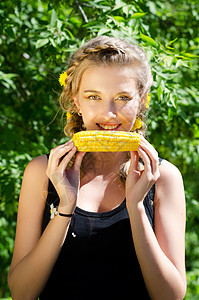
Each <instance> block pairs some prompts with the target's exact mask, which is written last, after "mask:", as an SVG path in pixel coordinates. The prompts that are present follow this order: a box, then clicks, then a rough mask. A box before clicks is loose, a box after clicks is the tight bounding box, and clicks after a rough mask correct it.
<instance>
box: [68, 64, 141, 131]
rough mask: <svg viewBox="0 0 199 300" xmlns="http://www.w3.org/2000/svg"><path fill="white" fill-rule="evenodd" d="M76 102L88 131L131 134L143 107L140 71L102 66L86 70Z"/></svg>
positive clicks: (126, 67) (130, 67)
mask: <svg viewBox="0 0 199 300" xmlns="http://www.w3.org/2000/svg"><path fill="white" fill-rule="evenodd" d="M74 101H75V104H76V106H77V108H78V111H79V112H81V113H82V118H83V122H84V125H85V127H86V130H122V131H130V130H131V128H132V126H133V124H134V122H135V119H136V115H137V113H138V112H139V106H140V100H139V93H138V90H137V88H136V69H135V68H133V67H132V66H125V67H124V66H122V67H106V66H99V67H93V68H90V69H88V70H86V71H85V72H84V73H83V76H82V79H81V82H80V86H79V91H78V93H77V95H76V96H75V97H74Z"/></svg>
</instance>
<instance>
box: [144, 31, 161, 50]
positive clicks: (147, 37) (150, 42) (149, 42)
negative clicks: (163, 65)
mask: <svg viewBox="0 0 199 300" xmlns="http://www.w3.org/2000/svg"><path fill="white" fill-rule="evenodd" d="M140 37H141V39H142V40H143V41H144V42H147V43H148V44H150V45H151V46H154V47H157V44H156V42H155V41H154V39H152V38H151V37H150V36H148V35H145V34H143V33H141V32H140Z"/></svg>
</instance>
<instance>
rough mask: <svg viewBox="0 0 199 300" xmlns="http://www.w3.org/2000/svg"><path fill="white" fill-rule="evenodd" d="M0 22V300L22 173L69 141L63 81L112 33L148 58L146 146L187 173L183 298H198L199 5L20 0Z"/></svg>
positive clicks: (5, 294) (160, 0)
mask: <svg viewBox="0 0 199 300" xmlns="http://www.w3.org/2000/svg"><path fill="white" fill-rule="evenodd" d="M0 18H1V22H0V66H1V68H0V111H1V114H0V141H1V142H0V182H1V184H0V298H6V299H8V298H9V297H10V292H9V289H8V286H7V273H8V269H9V265H10V262H11V258H12V251H13V247H14V237H15V228H16V218H17V207H18V197H19V193H20V186H21V181H22V176H23V172H24V169H25V167H26V165H27V163H28V162H29V161H30V160H31V159H32V158H34V157H36V156H38V155H41V154H46V153H49V151H50V149H51V148H52V147H55V146H57V145H59V144H60V143H63V142H64V141H66V140H67V137H65V136H64V133H63V126H64V123H65V122H66V116H63V118H62V112H61V111H60V109H59V105H58V99H59V95H60V92H61V87H60V85H59V82H58V78H59V75H60V73H62V72H63V71H64V70H65V68H66V66H67V61H68V58H69V57H70V55H71V54H72V53H73V51H75V50H76V49H77V48H78V47H79V46H81V45H82V43H84V42H85V41H87V40H88V39H90V38H92V37H96V36H98V35H103V34H105V35H110V36H114V37H119V38H123V39H126V40H128V41H130V42H132V43H138V44H139V45H140V46H141V47H142V48H144V50H145V51H146V53H147V56H148V58H149V60H150V63H151V67H152V72H153V77H154V84H153V87H152V90H151V101H150V110H149V112H148V121H147V125H148V130H147V139H148V140H149V141H150V142H151V143H152V144H153V145H154V147H155V148H156V149H157V151H158V152H159V156H160V157H162V158H165V159H167V160H169V161H170V162H172V163H173V164H175V165H176V166H177V167H178V168H179V169H180V171H181V173H182V176H183V180H184V185H185V192H186V204H187V229H186V269H187V282H188V287H187V295H186V297H185V299H191V300H196V299H199V201H198V199H199V188H198V182H199V109H198V108H199V78H198V77H199V75H198V69H199V60H198V57H199V47H198V45H199V37H198V24H199V5H198V0H189V1H188V0H167V1H165V0H157V1H148V0H135V1H132V0H93V1H87V0H68V1H62V0H60V1H56V0H51V1H47V0H46V1H38V0H12V1H1V3H0ZM33 205H34V203H33ZM30 216H31V212H30Z"/></svg>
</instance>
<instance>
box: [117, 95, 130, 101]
mask: <svg viewBox="0 0 199 300" xmlns="http://www.w3.org/2000/svg"><path fill="white" fill-rule="evenodd" d="M117 100H120V101H129V100H131V98H130V97H128V96H119V97H118V98H117Z"/></svg>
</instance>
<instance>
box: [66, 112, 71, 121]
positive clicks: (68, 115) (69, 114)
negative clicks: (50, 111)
mask: <svg viewBox="0 0 199 300" xmlns="http://www.w3.org/2000/svg"><path fill="white" fill-rule="evenodd" d="M70 117H72V115H71V113H69V111H67V113H66V118H67V121H68V119H70Z"/></svg>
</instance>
